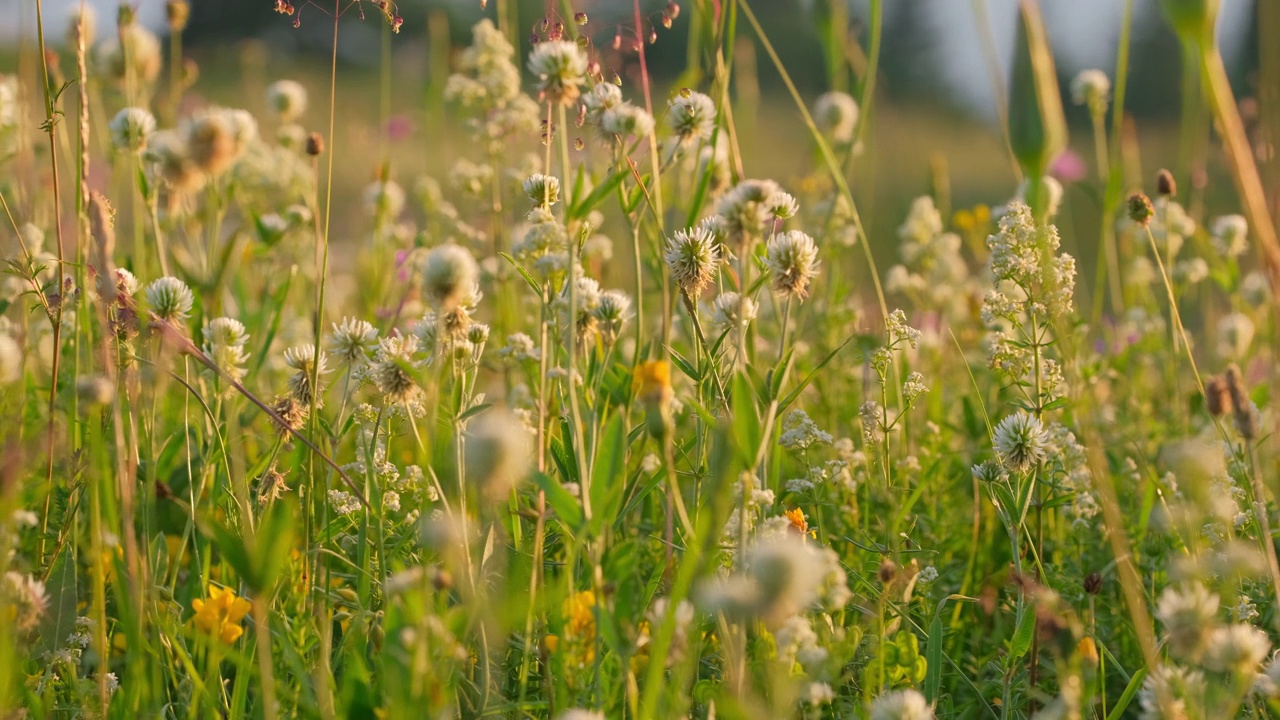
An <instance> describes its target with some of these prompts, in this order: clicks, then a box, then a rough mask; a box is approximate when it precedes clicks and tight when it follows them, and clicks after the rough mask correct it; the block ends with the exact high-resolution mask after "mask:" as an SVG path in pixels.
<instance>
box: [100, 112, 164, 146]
mask: <svg viewBox="0 0 1280 720" xmlns="http://www.w3.org/2000/svg"><path fill="white" fill-rule="evenodd" d="M107 129H108V130H110V131H111V145H112V146H113V147H114V148H115V149H116V150H120V151H128V152H133V153H140V152H142V150H143V148H145V147H146V146H147V139H148V138H150V137H151V133H153V132H155V131H156V118H155V116H154V115H152V114H151V113H150V112H148V111H147V110H145V109H143V108H139V107H127V108H124V109H123V110H121V111H120V112H118V113H116V115H115V117H113V118H111V122H109V123H107Z"/></svg>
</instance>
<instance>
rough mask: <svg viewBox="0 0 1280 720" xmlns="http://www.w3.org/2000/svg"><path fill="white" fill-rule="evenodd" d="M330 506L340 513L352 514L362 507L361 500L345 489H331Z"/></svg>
mask: <svg viewBox="0 0 1280 720" xmlns="http://www.w3.org/2000/svg"><path fill="white" fill-rule="evenodd" d="M329 507H331V508H333V511H334V512H335V513H337V514H339V515H350V514H352V513H354V512H356V511H357V510H359V509H360V500H359V499H358V498H356V496H355V495H352V494H351V493H349V492H347V491H345V490H330V491H329Z"/></svg>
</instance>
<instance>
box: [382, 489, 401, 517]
mask: <svg viewBox="0 0 1280 720" xmlns="http://www.w3.org/2000/svg"><path fill="white" fill-rule="evenodd" d="M382 507H383V508H384V509H386V510H387V511H388V512H400V493H398V492H396V491H395V490H388V491H386V492H384V493H382Z"/></svg>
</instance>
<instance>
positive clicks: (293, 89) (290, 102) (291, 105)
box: [267, 80, 307, 123]
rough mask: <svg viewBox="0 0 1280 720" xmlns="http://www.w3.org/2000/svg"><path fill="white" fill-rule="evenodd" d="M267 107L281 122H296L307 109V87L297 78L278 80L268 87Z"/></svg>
mask: <svg viewBox="0 0 1280 720" xmlns="http://www.w3.org/2000/svg"><path fill="white" fill-rule="evenodd" d="M267 107H269V108H271V110H272V112H274V113H275V114H276V119H278V120H279V121H280V122H282V123H291V122H295V121H297V120H298V119H299V118H301V117H302V114H303V113H304V112H306V111H307V89H306V88H305V87H303V86H302V83H300V82H298V81H296V80H277V81H275V82H273V83H271V85H270V86H268V87H267Z"/></svg>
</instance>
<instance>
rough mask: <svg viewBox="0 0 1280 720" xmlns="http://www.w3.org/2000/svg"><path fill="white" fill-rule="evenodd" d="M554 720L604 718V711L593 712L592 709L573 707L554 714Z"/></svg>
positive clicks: (598, 719) (596, 719) (597, 719)
mask: <svg viewBox="0 0 1280 720" xmlns="http://www.w3.org/2000/svg"><path fill="white" fill-rule="evenodd" d="M556 720H604V713H600V712H595V711H594V710H583V709H582V708H573V709H572V710H565V711H564V712H562V713H560V714H559V715H557V716H556Z"/></svg>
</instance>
